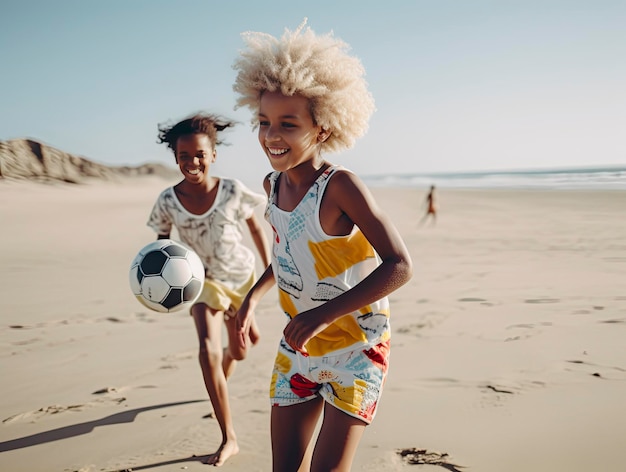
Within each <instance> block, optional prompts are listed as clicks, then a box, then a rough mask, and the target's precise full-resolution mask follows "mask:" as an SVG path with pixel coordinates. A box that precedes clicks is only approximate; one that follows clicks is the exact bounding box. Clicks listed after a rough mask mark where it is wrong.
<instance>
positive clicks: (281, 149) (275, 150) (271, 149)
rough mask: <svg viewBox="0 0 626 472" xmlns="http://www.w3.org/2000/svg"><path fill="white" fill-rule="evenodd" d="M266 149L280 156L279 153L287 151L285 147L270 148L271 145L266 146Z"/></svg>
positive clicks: (273, 154)
mask: <svg viewBox="0 0 626 472" xmlns="http://www.w3.org/2000/svg"><path fill="white" fill-rule="evenodd" d="M267 150H268V151H269V153H270V154H271V155H272V156H280V155H281V154H285V153H286V152H287V151H289V149H285V148H271V147H268V148H267Z"/></svg>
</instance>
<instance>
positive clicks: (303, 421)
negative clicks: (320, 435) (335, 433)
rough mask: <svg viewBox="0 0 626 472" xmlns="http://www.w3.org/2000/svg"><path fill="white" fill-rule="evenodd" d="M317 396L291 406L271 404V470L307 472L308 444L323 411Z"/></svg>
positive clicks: (277, 471)
mask: <svg viewBox="0 0 626 472" xmlns="http://www.w3.org/2000/svg"><path fill="white" fill-rule="evenodd" d="M322 404H323V400H322V399H321V398H320V397H318V398H315V399H314V400H310V401H308V402H305V403H298V404H297V405H291V406H273V407H272V413H271V431H272V467H273V470H274V472H283V471H286V470H293V471H296V470H297V471H298V472H308V471H309V470H310V469H309V468H310V463H309V461H308V460H305V459H307V456H308V454H307V447H308V445H309V443H310V442H311V437H312V436H313V433H314V432H315V427H316V426H317V420H318V419H319V416H320V414H321V412H322Z"/></svg>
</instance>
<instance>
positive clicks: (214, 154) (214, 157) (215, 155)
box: [211, 149, 217, 162]
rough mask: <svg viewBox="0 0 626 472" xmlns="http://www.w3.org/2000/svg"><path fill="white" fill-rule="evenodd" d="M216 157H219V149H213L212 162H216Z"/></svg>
mask: <svg viewBox="0 0 626 472" xmlns="http://www.w3.org/2000/svg"><path fill="white" fill-rule="evenodd" d="M215 159H217V151H216V150H215V149H213V159H211V162H215Z"/></svg>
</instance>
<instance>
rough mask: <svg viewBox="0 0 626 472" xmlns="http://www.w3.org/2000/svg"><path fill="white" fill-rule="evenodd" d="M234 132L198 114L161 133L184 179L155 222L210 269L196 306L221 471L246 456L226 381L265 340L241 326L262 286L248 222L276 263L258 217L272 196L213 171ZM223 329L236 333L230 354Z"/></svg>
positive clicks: (162, 234) (164, 196)
mask: <svg viewBox="0 0 626 472" xmlns="http://www.w3.org/2000/svg"><path fill="white" fill-rule="evenodd" d="M233 125H234V122H231V121H228V120H224V119H222V118H219V117H217V116H214V115H210V114H196V115H193V116H191V117H189V118H187V119H185V120H183V121H181V122H179V123H176V124H175V125H173V126H162V125H161V126H159V142H160V143H165V144H167V146H168V147H169V148H170V149H171V150H172V151H173V152H174V158H175V159H176V163H177V164H178V167H179V169H180V172H181V173H182V174H183V180H181V181H180V182H179V183H178V184H176V185H174V186H173V187H168V188H166V189H165V190H164V191H163V192H162V193H161V194H160V195H159V197H158V199H157V201H156V203H155V205H154V208H153V209H152V213H151V214H150V219H149V221H148V226H150V227H151V228H152V229H154V231H155V232H156V233H157V235H158V239H166V238H169V237H170V232H171V229H172V227H173V226H174V227H176V229H177V231H178V234H179V236H180V239H181V240H182V241H183V242H184V243H186V244H187V245H188V246H190V247H191V248H192V249H193V250H194V251H195V252H196V253H197V254H198V255H199V256H200V258H201V259H202V261H203V263H204V269H205V273H206V278H205V282H204V289H203V291H202V293H201V295H200V298H199V299H198V301H197V302H196V303H195V304H194V305H193V306H192V307H191V316H192V317H193V319H194V322H195V326H196V331H197V334H198V342H199V353H198V358H199V361H200V367H201V369H202V377H203V378H204V384H205V386H206V389H207V392H208V394H209V397H210V399H211V404H212V405H213V411H214V414H215V418H216V419H217V422H218V423H219V425H220V429H221V431H222V442H221V444H220V447H219V448H218V449H217V451H215V452H214V453H212V454H210V455H209V458H208V460H207V463H208V464H212V465H215V466H220V465H222V464H223V463H224V462H225V461H226V459H228V458H229V457H230V456H232V455H233V454H236V453H237V452H238V451H239V445H238V444H237V437H236V435H235V430H234V427H233V421H232V417H231V409H230V403H229V399H228V386H227V383H226V381H227V379H228V377H229V376H230V375H231V374H232V373H233V370H234V369H235V365H236V363H237V361H239V360H242V359H244V358H245V357H246V354H247V352H248V348H249V347H250V346H251V345H253V344H256V343H257V341H258V339H259V331H258V328H257V326H256V324H255V323H254V322H252V323H250V324H249V325H248V326H247V327H246V331H245V333H241V332H240V331H238V330H237V326H236V320H235V314H236V312H237V309H238V308H239V306H240V304H241V302H242V300H243V297H244V296H245V295H246V293H248V290H249V289H250V287H252V285H253V284H254V282H255V280H256V279H255V273H254V267H255V256H254V253H253V252H252V251H251V250H250V249H248V248H247V247H246V246H244V245H243V244H242V243H241V239H242V230H241V225H242V224H243V223H245V225H246V226H247V227H248V230H249V231H250V234H251V236H252V240H253V241H254V244H255V246H256V249H257V251H258V253H259V255H260V256H261V260H262V261H263V267H267V266H268V265H269V262H270V254H269V243H268V241H267V237H266V235H265V232H264V231H263V229H262V227H261V225H260V222H259V221H258V218H257V217H256V216H255V215H254V208H255V207H256V206H257V205H261V204H264V203H265V202H266V198H265V196H263V195H260V194H257V193H253V192H252V191H250V190H249V189H248V188H246V187H245V186H244V185H243V184H242V183H241V182H239V181H238V180H236V179H228V178H223V177H215V176H212V175H210V172H209V171H210V168H211V164H213V163H214V162H215V159H216V157H217V154H216V150H215V147H216V146H217V145H218V144H221V141H219V140H218V137H217V134H218V132H220V131H223V130H224V129H226V128H229V127H231V126H233ZM223 326H225V327H226V332H227V333H228V346H227V347H226V348H224V349H222V327H223ZM242 334H243V337H242ZM240 339H243V342H240Z"/></svg>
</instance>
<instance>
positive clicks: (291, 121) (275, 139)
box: [259, 92, 328, 171]
mask: <svg viewBox="0 0 626 472" xmlns="http://www.w3.org/2000/svg"><path fill="white" fill-rule="evenodd" d="M327 137H328V133H327V132H326V131H324V130H323V129H322V128H321V126H318V125H316V124H315V123H314V121H313V117H312V116H311V111H310V107H309V100H308V99H307V98H304V97H301V96H297V95H294V96H286V95H283V94H282V93H280V92H264V93H263V95H262V96H261V106H260V108H259V143H261V147H262V148H263V150H264V151H265V154H266V155H267V157H268V158H269V160H270V164H271V165H272V168H273V169H274V170H277V171H286V170H288V169H291V168H293V167H296V166H298V165H300V164H302V163H303V162H307V161H310V160H313V159H318V158H320V156H319V144H320V143H321V142H323V141H324V140H325V139H326V138H327Z"/></svg>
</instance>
